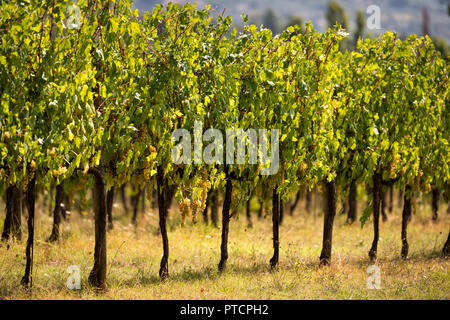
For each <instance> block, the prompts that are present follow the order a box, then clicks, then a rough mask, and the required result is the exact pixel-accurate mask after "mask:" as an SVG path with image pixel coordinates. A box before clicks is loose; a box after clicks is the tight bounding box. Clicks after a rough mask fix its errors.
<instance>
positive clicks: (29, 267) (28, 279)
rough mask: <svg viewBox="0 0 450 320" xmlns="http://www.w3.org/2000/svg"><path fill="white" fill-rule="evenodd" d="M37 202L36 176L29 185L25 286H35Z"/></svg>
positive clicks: (23, 283)
mask: <svg viewBox="0 0 450 320" xmlns="http://www.w3.org/2000/svg"><path fill="white" fill-rule="evenodd" d="M35 201H36V176H34V177H33V178H32V179H31V180H30V181H29V182H28V185H27V192H26V203H27V211H28V221H27V227H28V239H27V248H26V250H25V255H26V266H25V274H24V276H23V277H22V279H21V281H20V283H21V284H22V285H24V286H29V287H32V286H33V256H34V205H35Z"/></svg>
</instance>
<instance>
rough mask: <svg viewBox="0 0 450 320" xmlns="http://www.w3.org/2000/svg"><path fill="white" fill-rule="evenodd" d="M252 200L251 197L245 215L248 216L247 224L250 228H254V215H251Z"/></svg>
mask: <svg viewBox="0 0 450 320" xmlns="http://www.w3.org/2000/svg"><path fill="white" fill-rule="evenodd" d="M251 199H252V197H251V196H250V198H249V199H248V200H247V201H246V203H245V215H246V216H247V223H248V227H249V228H252V227H253V223H252V213H251V210H250V200H251Z"/></svg>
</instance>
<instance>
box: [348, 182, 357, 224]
mask: <svg viewBox="0 0 450 320" xmlns="http://www.w3.org/2000/svg"><path fill="white" fill-rule="evenodd" d="M356 195H357V185H356V180H354V179H353V180H352V181H351V182H350V190H349V194H348V213H347V223H348V224H352V223H353V222H355V221H356V218H357V215H358V213H357V212H358V208H357V202H356Z"/></svg>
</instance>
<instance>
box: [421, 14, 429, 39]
mask: <svg viewBox="0 0 450 320" xmlns="http://www.w3.org/2000/svg"><path fill="white" fill-rule="evenodd" d="M422 35H423V36H431V31H430V15H429V14H428V8H427V7H423V8H422Z"/></svg>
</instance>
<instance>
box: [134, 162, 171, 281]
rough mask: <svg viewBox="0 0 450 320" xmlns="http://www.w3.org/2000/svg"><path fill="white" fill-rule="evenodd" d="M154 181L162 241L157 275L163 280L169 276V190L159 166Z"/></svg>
mask: <svg viewBox="0 0 450 320" xmlns="http://www.w3.org/2000/svg"><path fill="white" fill-rule="evenodd" d="M156 183H157V189H158V211H159V230H160V232H161V238H162V243H163V256H162V258H161V264H160V267H159V277H160V279H161V280H165V279H167V278H168V277H169V237H168V236H167V212H168V210H169V201H170V200H169V197H170V195H169V193H170V192H169V190H168V187H169V186H168V184H167V180H166V179H165V178H164V172H163V169H162V168H161V167H158V169H157V176H156ZM138 194H139V193H138Z"/></svg>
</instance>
